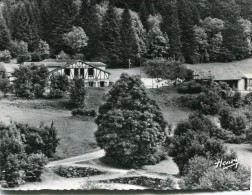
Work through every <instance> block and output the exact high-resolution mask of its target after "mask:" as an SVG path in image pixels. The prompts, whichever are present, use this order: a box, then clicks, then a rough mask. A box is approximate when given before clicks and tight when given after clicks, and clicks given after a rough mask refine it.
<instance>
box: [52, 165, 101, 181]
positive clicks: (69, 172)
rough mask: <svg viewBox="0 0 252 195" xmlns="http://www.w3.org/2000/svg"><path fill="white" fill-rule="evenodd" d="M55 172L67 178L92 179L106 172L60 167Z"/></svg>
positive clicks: (84, 168)
mask: <svg viewBox="0 0 252 195" xmlns="http://www.w3.org/2000/svg"><path fill="white" fill-rule="evenodd" d="M54 172H55V173H56V174H57V175H59V176H61V177H66V178H74V177H90V176H94V175H101V174H104V173H105V172H103V171H100V170H98V169H93V168H90V167H71V166H59V167H57V168H56V169H54Z"/></svg>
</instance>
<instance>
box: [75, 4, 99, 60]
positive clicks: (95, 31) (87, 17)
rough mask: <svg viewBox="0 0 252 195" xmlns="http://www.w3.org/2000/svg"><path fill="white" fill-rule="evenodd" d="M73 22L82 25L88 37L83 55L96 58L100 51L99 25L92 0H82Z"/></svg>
mask: <svg viewBox="0 0 252 195" xmlns="http://www.w3.org/2000/svg"><path fill="white" fill-rule="evenodd" d="M75 24H76V25H77V26H80V27H82V28H83V30H84V31H85V33H86V35H87V36H88V38H89V40H88V46H87V47H86V48H85V49H84V55H85V57H86V58H87V59H88V60H90V59H93V58H98V57H99V55H100V53H101V51H100V50H101V49H100V48H101V42H100V36H101V25H100V22H99V17H98V14H97V10H96V4H95V1H94V0H89V1H88V0H82V4H81V8H80V11H79V14H78V15H77V17H76V20H75Z"/></svg>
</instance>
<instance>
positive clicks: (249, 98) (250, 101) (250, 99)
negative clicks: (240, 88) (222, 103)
mask: <svg viewBox="0 0 252 195" xmlns="http://www.w3.org/2000/svg"><path fill="white" fill-rule="evenodd" d="M244 104H246V105H252V92H250V93H248V94H246V95H245V97H244Z"/></svg>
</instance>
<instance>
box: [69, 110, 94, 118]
mask: <svg viewBox="0 0 252 195" xmlns="http://www.w3.org/2000/svg"><path fill="white" fill-rule="evenodd" d="M72 115H73V116H75V115H81V116H92V117H96V116H97V113H96V111H95V110H84V109H81V108H77V109H74V110H72Z"/></svg>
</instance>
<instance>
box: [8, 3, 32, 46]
mask: <svg viewBox="0 0 252 195" xmlns="http://www.w3.org/2000/svg"><path fill="white" fill-rule="evenodd" d="M13 12H14V15H13V16H14V18H15V23H13V25H14V29H13V34H12V36H13V39H17V40H22V41H25V42H27V43H29V42H30V35H31V28H30V25H29V15H28V12H27V9H26V6H25V4H24V3H23V2H19V3H18V4H17V5H15V8H14V10H13Z"/></svg>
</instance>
